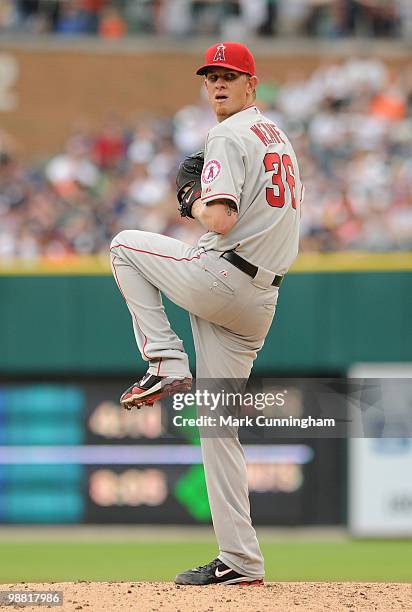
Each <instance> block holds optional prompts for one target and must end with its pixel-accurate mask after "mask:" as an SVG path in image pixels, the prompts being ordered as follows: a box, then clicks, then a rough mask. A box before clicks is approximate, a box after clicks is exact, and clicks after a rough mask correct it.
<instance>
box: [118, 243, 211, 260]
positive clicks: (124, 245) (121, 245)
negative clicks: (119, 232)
mask: <svg viewBox="0 0 412 612" xmlns="http://www.w3.org/2000/svg"><path fill="white" fill-rule="evenodd" d="M117 247H123V248H124V249H129V250H130V251H136V252H137V253H146V254H147V255H155V257H164V258H165V259H173V260H174V261H193V260H194V259H200V256H201V255H203V253H204V251H202V252H201V253H198V254H197V255H194V256H193V257H173V255H162V254H161V253H153V252H152V251H145V250H144V249H135V248H134V247H130V246H127V245H126V244H115V245H114V246H112V248H111V249H110V250H112V249H117Z"/></svg>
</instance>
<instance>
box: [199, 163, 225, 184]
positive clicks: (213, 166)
mask: <svg viewBox="0 0 412 612" xmlns="http://www.w3.org/2000/svg"><path fill="white" fill-rule="evenodd" d="M221 170H222V164H221V163H220V162H219V161H217V159H211V160H210V161H208V162H207V164H206V165H205V167H204V168H203V172H202V183H206V184H208V183H213V181H214V180H215V179H217V177H218V176H219V174H220V172H221Z"/></svg>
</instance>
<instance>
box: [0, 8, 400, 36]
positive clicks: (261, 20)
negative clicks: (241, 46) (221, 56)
mask: <svg viewBox="0 0 412 612" xmlns="http://www.w3.org/2000/svg"><path fill="white" fill-rule="evenodd" d="M411 4H412V3H411V2H410V0H1V3H0V32H2V31H3V32H14V33H16V32H23V33H31V34H44V33H48V32H53V33H56V34H58V35H70V36H73V35H84V34H97V35H100V36H102V37H104V38H121V37H123V36H125V35H126V34H131V35H133V34H139V33H155V34H169V35H177V36H182V35H208V36H216V35H219V36H221V37H222V38H226V39H234V38H239V37H241V36H245V35H248V34H254V35H256V34H257V35H262V36H272V35H274V34H276V35H278V34H280V35H283V34H284V35H288V34H296V35H299V36H302V35H303V36H305V35H306V36H315V37H332V38H334V37H341V36H358V35H361V36H389V37H397V36H399V35H401V36H404V37H411V35H412V6H411Z"/></svg>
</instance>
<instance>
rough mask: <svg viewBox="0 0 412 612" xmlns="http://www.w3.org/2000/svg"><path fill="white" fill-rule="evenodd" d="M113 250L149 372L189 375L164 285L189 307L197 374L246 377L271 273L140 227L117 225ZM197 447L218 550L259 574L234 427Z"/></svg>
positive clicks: (261, 332)
mask: <svg viewBox="0 0 412 612" xmlns="http://www.w3.org/2000/svg"><path fill="white" fill-rule="evenodd" d="M110 251H111V264H112V270H113V274H114V277H115V280H116V283H117V285H118V287H119V289H120V291H121V293H122V295H123V297H124V299H125V301H126V304H127V306H128V308H129V310H130V313H131V315H132V320H133V327H134V333H135V337H136V342H137V345H138V347H139V350H140V353H141V355H142V358H143V359H144V360H145V361H147V362H148V369H149V372H150V373H151V374H155V375H158V376H183V377H187V376H191V374H190V370H189V363H188V357H187V354H186V353H185V351H184V348H183V343H182V341H181V340H180V339H179V338H178V337H177V335H176V334H175V333H174V331H173V330H172V329H171V327H170V323H169V321H168V318H167V316H166V313H165V310H164V307H163V303H162V298H161V293H163V294H164V295H166V296H167V297H168V298H169V299H170V300H171V301H173V302H174V303H175V304H177V305H178V306H181V307H182V308H184V309H185V310H187V311H188V312H189V313H190V321H191V325H192V332H193V339H194V345H195V350H196V376H197V379H206V378H213V379H214V378H230V379H247V378H248V377H249V375H250V372H251V369H252V365H253V361H254V359H255V358H256V354H257V352H258V351H259V349H260V348H261V347H262V346H263V342H264V339H265V337H266V334H267V332H268V330H269V327H270V324H271V322H272V319H273V315H274V312H275V307H276V302H277V296H278V289H277V288H275V287H272V286H271V284H270V283H271V281H272V279H273V275H272V273H270V272H268V271H267V270H264V269H259V273H258V275H257V276H256V277H255V279H252V278H251V277H249V276H247V275H246V274H245V273H244V272H242V271H241V270H238V269H237V268H235V267H234V266H233V265H232V264H230V263H229V262H228V261H226V260H225V259H222V258H221V257H220V256H221V253H219V252H217V251H207V252H206V251H204V249H198V248H196V247H192V246H189V245H187V244H184V243H183V242H180V241H178V240H175V239H173V238H169V237H166V236H162V235H160V234H152V233H149V232H142V231H137V230H126V231H123V232H120V233H119V234H118V235H117V236H116V237H115V238H114V240H113V242H112V244H111V249H110ZM201 447H202V456H203V463H204V468H205V476H206V484H207V490H208V496H209V503H210V508H211V512H212V519H213V526H214V530H215V534H216V538H217V541H218V544H219V555H218V556H219V558H220V559H221V561H223V563H226V564H227V565H228V566H229V567H231V568H233V569H234V570H235V571H237V572H239V573H242V574H246V575H247V576H250V577H254V578H258V577H262V576H263V575H264V565H263V557H262V553H261V551H260V548H259V543H258V541H257V538H256V533H255V530H254V528H253V527H252V523H251V519H250V505H249V496H248V483H247V471H246V463H245V458H244V454H243V450H242V447H241V444H240V442H239V438H238V435H237V429H236V428H232V433H231V435H230V437H227V435H225V437H223V436H219V435H217V436H213V437H201Z"/></svg>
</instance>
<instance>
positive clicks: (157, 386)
mask: <svg viewBox="0 0 412 612" xmlns="http://www.w3.org/2000/svg"><path fill="white" fill-rule="evenodd" d="M191 387H192V379H191V378H183V377H182V378H179V377H178V376H155V375H154V374H149V372H146V374H145V375H144V376H143V378H141V379H140V380H139V381H138V382H135V383H133V384H132V386H131V387H129V388H128V389H127V390H126V391H125V392H124V393H123V394H122V396H121V397H120V403H121V405H122V406H123V408H126V409H127V410H130V409H131V408H132V407H133V406H135V407H136V408H140V407H141V406H144V405H149V406H150V405H153V403H154V402H155V401H157V400H160V399H162V398H163V397H168V396H169V395H174V394H175V393H183V392H184V391H190V389H191Z"/></svg>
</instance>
